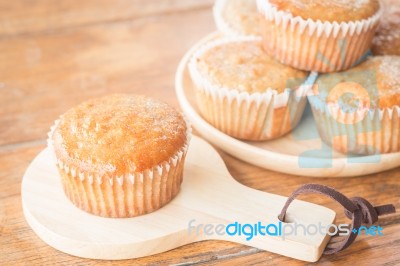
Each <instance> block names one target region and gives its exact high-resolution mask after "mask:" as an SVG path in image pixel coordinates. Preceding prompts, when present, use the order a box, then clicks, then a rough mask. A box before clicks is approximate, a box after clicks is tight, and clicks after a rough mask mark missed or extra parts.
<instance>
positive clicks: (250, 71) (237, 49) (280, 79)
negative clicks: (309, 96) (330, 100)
mask: <svg viewBox="0 0 400 266" xmlns="http://www.w3.org/2000/svg"><path fill="white" fill-rule="evenodd" d="M196 61H197V62H196V63H197V66H198V69H199V71H200V73H201V74H202V76H205V77H206V78H207V79H208V80H209V81H210V83H211V84H213V85H217V86H219V87H223V88H228V89H235V90H237V91H240V92H249V93H255V92H260V93H262V92H265V91H267V89H269V88H271V89H274V90H276V91H277V92H278V93H281V92H283V91H284V90H285V89H286V88H291V89H295V88H297V87H298V86H299V85H301V84H302V83H303V82H304V81H305V79H306V77H307V72H305V71H301V70H297V69H294V68H291V67H289V66H285V65H283V64H281V63H279V62H278V61H276V60H275V59H273V58H271V57H270V56H268V55H267V54H266V53H265V52H264V50H263V48H262V43H261V41H256V40H254V41H237V42H228V43H222V44H219V45H216V46H214V47H212V48H211V49H208V50H207V51H206V52H205V53H204V54H202V55H201V56H199V57H198V58H197V60H196Z"/></svg>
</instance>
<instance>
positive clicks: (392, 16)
mask: <svg viewBox="0 0 400 266" xmlns="http://www.w3.org/2000/svg"><path fill="white" fill-rule="evenodd" d="M383 3H384V8H383V10H384V11H383V15H382V17H381V20H380V24H379V26H378V29H377V31H376V35H375V37H374V39H373V41H372V44H373V45H372V52H373V53H374V54H375V55H400V1H399V0H385V1H384V2H383Z"/></svg>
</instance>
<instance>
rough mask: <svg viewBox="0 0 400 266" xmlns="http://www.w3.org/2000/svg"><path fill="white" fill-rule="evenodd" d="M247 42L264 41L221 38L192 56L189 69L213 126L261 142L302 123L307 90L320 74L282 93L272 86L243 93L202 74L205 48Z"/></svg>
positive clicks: (202, 104) (206, 115)
mask: <svg viewBox="0 0 400 266" xmlns="http://www.w3.org/2000/svg"><path fill="white" fill-rule="evenodd" d="M246 41H249V42H252V41H261V38H259V37H238V38H225V39H220V40H217V41H213V42H210V43H207V44H205V45H204V46H203V47H201V48H200V49H199V50H198V51H197V52H196V53H195V54H194V55H193V57H192V59H191V61H190V63H189V72H190V75H191V78H192V80H193V82H194V84H195V86H196V88H197V91H196V96H197V102H198V107H199V109H200V113H201V114H202V116H203V117H204V118H205V119H206V120H207V121H208V122H209V123H210V124H212V125H213V126H214V127H216V128H217V129H219V130H221V131H222V132H224V133H226V134H228V135H230V136H233V137H235V138H239V139H244V140H254V141H260V140H268V139H273V138H277V137H280V136H282V135H284V134H285V133H287V132H289V131H290V130H292V129H293V128H294V127H295V126H296V125H297V123H298V122H299V120H300V118H301V116H302V114H303V111H304V107H305V105H306V102H307V100H306V94H307V91H308V90H309V89H310V88H311V87H312V85H313V83H314V81H315V79H316V77H317V75H316V73H312V74H311V75H310V76H309V77H308V79H307V80H306V81H305V82H304V84H303V85H301V86H300V87H299V88H298V89H296V90H291V89H286V90H285V91H284V92H282V93H278V92H277V91H276V90H274V89H272V88H266V91H265V92H263V93H248V92H240V91H238V90H235V89H229V88H225V87H220V86H217V85H214V84H211V83H210V82H209V81H208V80H207V79H206V78H205V77H203V76H202V74H201V73H200V71H199V69H198V67H197V63H196V62H197V59H198V58H199V57H201V56H202V55H203V54H204V53H205V52H206V51H208V50H209V49H211V48H213V47H216V46H219V45H223V44H226V43H230V42H246Z"/></svg>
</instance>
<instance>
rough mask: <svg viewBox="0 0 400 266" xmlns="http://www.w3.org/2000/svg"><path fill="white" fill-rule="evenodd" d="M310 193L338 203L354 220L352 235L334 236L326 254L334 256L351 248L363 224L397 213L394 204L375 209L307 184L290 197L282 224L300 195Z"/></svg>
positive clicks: (362, 202) (368, 224)
mask: <svg viewBox="0 0 400 266" xmlns="http://www.w3.org/2000/svg"><path fill="white" fill-rule="evenodd" d="M309 193H316V194H321V195H325V196H328V197H329V198H331V199H333V200H334V201H336V202H338V203H339V204H340V205H342V206H343V207H344V209H345V214H346V216H347V217H348V218H349V219H351V220H352V221H351V224H350V228H349V229H350V234H349V235H347V236H339V235H336V236H333V237H332V238H331V241H330V242H329V244H328V245H327V246H326V248H325V251H324V254H334V253H337V252H339V251H341V250H343V249H345V248H347V247H349V246H350V245H351V244H352V243H353V242H354V240H355V239H356V238H357V236H358V234H357V232H358V229H359V228H360V227H361V225H362V224H365V225H367V226H371V225H372V224H373V223H375V222H376V221H378V217H379V216H381V215H385V214H389V213H394V212H395V211H396V210H395V207H394V206H393V205H392V204H388V205H382V206H377V207H373V206H372V204H371V203H369V202H368V201H367V200H366V199H363V198H360V197H354V198H351V199H349V198H347V197H346V196H345V195H343V194H342V193H340V192H338V191H336V190H335V189H333V188H331V187H328V186H323V185H318V184H306V185H303V186H301V187H299V188H298V189H296V190H295V191H294V192H293V193H292V195H290V197H289V198H288V199H287V201H286V203H285V205H284V206H283V208H282V211H281V213H280V215H279V217H278V218H279V220H281V221H282V222H284V221H285V216H286V212H287V209H288V208H289V206H290V204H291V203H292V202H293V200H294V199H295V198H296V197H297V196H298V195H300V194H309ZM353 229H355V232H353Z"/></svg>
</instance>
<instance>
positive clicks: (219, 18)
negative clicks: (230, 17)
mask: <svg viewBox="0 0 400 266" xmlns="http://www.w3.org/2000/svg"><path fill="white" fill-rule="evenodd" d="M248 1H253V0H248ZM227 4H229V0H216V1H215V4H214V7H213V16H214V21H215V24H216V26H217V29H218V30H219V31H220V32H221V33H222V34H224V35H226V36H229V37H239V36H256V35H255V34H246V33H244V32H241V31H240V30H238V29H235V27H234V26H233V25H231V24H230V23H229V22H228V21H226V19H224V16H223V12H224V10H225V8H226V6H227Z"/></svg>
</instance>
